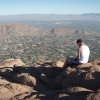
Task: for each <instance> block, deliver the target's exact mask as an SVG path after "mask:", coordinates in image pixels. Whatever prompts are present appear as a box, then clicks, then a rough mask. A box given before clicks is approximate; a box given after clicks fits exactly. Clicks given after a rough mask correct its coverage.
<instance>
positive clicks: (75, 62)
mask: <svg viewBox="0 0 100 100" xmlns="http://www.w3.org/2000/svg"><path fill="white" fill-rule="evenodd" d="M79 64H80V63H79V60H78V59H77V58H71V60H70V63H69V65H70V66H74V65H79Z"/></svg>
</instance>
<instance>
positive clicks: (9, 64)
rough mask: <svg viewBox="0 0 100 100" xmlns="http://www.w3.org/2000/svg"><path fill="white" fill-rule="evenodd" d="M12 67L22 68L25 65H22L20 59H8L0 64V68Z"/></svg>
mask: <svg viewBox="0 0 100 100" xmlns="http://www.w3.org/2000/svg"><path fill="white" fill-rule="evenodd" d="M14 65H16V66H24V65H25V63H23V62H22V61H21V60H20V59H8V60H4V61H2V62H1V63H0V68H4V67H13V66H14Z"/></svg>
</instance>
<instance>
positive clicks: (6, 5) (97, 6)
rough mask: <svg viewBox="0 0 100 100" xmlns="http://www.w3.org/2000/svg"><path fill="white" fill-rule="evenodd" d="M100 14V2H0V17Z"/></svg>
mask: <svg viewBox="0 0 100 100" xmlns="http://www.w3.org/2000/svg"><path fill="white" fill-rule="evenodd" d="M84 13H100V0H0V15H14V14H84Z"/></svg>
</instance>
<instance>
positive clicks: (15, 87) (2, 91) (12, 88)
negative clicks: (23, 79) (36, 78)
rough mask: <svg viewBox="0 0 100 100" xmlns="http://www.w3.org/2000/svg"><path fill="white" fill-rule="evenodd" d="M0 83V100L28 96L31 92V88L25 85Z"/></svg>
mask: <svg viewBox="0 0 100 100" xmlns="http://www.w3.org/2000/svg"><path fill="white" fill-rule="evenodd" d="M0 82H1V80H0ZM2 82H3V84H2ZM2 82H1V83H0V100H11V98H13V97H14V96H17V95H19V94H25V93H26V94H28V93H30V92H32V91H33V89H32V88H30V87H28V86H25V85H20V84H16V83H10V82H7V81H2Z"/></svg>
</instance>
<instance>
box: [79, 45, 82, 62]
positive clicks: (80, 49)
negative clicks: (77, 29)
mask: <svg viewBox="0 0 100 100" xmlns="http://www.w3.org/2000/svg"><path fill="white" fill-rule="evenodd" d="M81 51H82V48H81V47H80V48H79V49H78V60H80V56H81Z"/></svg>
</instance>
